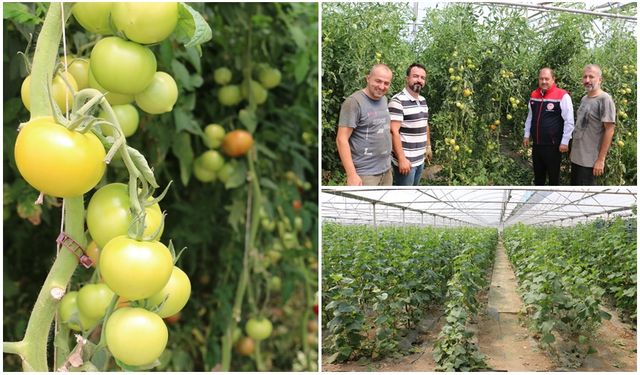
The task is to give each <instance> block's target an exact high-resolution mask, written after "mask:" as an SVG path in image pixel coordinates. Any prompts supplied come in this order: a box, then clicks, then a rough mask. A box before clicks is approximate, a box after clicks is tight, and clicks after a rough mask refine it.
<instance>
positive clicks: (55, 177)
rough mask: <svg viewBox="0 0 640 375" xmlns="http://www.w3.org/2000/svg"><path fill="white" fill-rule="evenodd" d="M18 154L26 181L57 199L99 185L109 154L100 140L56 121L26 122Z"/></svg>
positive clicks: (78, 193)
mask: <svg viewBox="0 0 640 375" xmlns="http://www.w3.org/2000/svg"><path fill="white" fill-rule="evenodd" d="M14 152H15V158H16V164H17V166H18V170H19V171H20V174H21V175H22V176H23V177H24V179H25V180H26V181H27V182H28V183H29V184H30V185H31V186H33V187H34V188H36V189H37V190H39V191H41V192H43V193H45V194H48V195H51V196H54V197H63V198H68V197H77V196H81V195H82V194H84V193H86V192H88V191H89V190H91V189H92V188H93V187H94V186H96V184H97V183H98V182H99V181H100V179H101V178H102V175H103V174H104V171H105V162H104V157H105V151H104V147H103V146H102V144H101V143H100V141H99V140H98V138H97V137H96V136H95V135H93V134H92V133H86V134H82V133H79V132H76V131H72V130H68V129H67V128H65V127H63V126H62V125H59V124H56V123H55V122H54V121H53V119H52V118H47V117H41V118H37V119H34V120H31V121H29V122H28V123H26V124H25V125H24V127H23V128H22V129H21V130H20V133H18V138H17V139H16V145H15V151H14Z"/></svg>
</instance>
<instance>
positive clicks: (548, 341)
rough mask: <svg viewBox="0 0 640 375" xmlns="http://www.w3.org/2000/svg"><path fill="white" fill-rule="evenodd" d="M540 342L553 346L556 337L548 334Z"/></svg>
mask: <svg viewBox="0 0 640 375" xmlns="http://www.w3.org/2000/svg"><path fill="white" fill-rule="evenodd" d="M540 341H542V343H544V344H551V343H552V342H554V341H556V337H555V336H554V335H553V334H552V333H547V334H545V335H544V336H542V339H541V340H540Z"/></svg>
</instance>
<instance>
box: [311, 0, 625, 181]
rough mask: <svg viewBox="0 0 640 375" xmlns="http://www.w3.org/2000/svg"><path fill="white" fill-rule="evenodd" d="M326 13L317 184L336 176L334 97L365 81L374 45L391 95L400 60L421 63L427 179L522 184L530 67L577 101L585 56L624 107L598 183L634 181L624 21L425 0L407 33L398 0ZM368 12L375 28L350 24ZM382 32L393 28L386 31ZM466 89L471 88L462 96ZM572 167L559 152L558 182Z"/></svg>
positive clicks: (527, 162)
mask: <svg viewBox="0 0 640 375" xmlns="http://www.w3.org/2000/svg"><path fill="white" fill-rule="evenodd" d="M577 6H581V5H577ZM582 6H583V5H582ZM627 8H628V9H626V10H624V12H628V13H629V14H635V11H636V6H635V5H630V6H629V7H627ZM381 9H383V10H381ZM323 12H324V13H323V15H325V17H324V18H323V62H322V63H323V99H322V100H323V101H322V103H323V112H322V118H323V125H322V130H323V136H322V141H323V150H324V151H325V152H324V153H323V159H322V165H323V180H322V181H323V183H324V184H327V185H333V184H342V183H343V175H342V170H343V169H342V165H341V164H340V160H339V157H338V155H337V152H336V149H335V146H334V145H335V132H336V126H337V123H336V122H337V118H338V114H339V111H340V103H341V102H342V100H344V98H345V97H346V96H348V95H349V94H350V93H351V92H353V91H355V90H356V89H358V88H361V86H363V81H362V76H363V74H360V75H357V74H356V75H354V74H353V72H364V71H366V69H368V67H370V65H371V64H373V63H375V62H376V60H375V58H376V54H375V53H376V52H381V56H382V59H381V62H384V63H387V64H388V65H389V66H390V67H391V68H392V70H393V72H394V77H395V78H394V85H393V86H392V87H391V89H390V90H389V93H388V96H391V95H393V94H395V93H396V92H398V91H399V90H400V89H401V88H402V86H403V80H402V79H403V76H404V71H405V69H406V67H407V66H408V65H409V64H411V63H412V62H414V61H417V62H419V63H422V64H424V65H425V66H426V67H427V73H428V79H427V84H426V87H425V90H424V92H423V95H424V96H425V97H426V99H427V104H428V105H429V112H430V115H429V118H430V120H429V121H430V126H431V136H432V149H433V151H434V159H433V160H432V162H431V164H432V165H434V170H435V171H438V170H441V171H440V172H437V173H436V174H435V176H434V178H433V179H430V180H428V181H427V183H428V184H443V185H530V184H531V183H532V180H533V173H532V161H531V155H530V152H531V150H530V149H528V150H527V149H524V148H523V146H522V139H523V135H524V122H525V119H526V117H527V102H528V99H529V96H530V93H531V92H532V91H533V90H534V89H535V88H536V87H537V85H538V81H537V77H538V71H539V69H540V68H542V67H551V68H553V69H554V70H555V72H556V76H557V77H556V82H557V84H558V86H559V87H561V88H563V89H565V90H567V91H568V92H569V93H570V95H571V96H572V100H573V104H574V111H577V109H578V106H579V105H580V99H581V97H582V96H583V95H584V88H583V87H582V84H581V77H582V70H583V68H584V66H585V65H587V64H591V63H595V64H599V65H600V66H601V67H602V70H603V89H604V90H605V91H607V92H608V93H610V94H611V95H612V96H613V98H614V102H615V103H616V108H617V109H618V110H620V111H622V112H618V116H617V117H618V118H617V121H616V133H615V136H614V142H613V144H612V146H611V149H610V150H609V153H608V156H607V160H606V168H605V174H604V175H603V176H602V177H600V178H599V179H598V184H601V185H635V184H636V181H637V171H636V164H637V156H636V139H637V130H636V121H637V120H636V114H637V97H636V96H637V92H636V82H637V78H636V63H637V61H636V51H637V46H636V42H637V41H636V37H635V34H634V33H633V31H632V30H631V29H630V28H629V23H625V22H623V21H619V20H615V19H603V18H597V21H598V22H599V23H601V25H602V26H600V28H597V27H595V26H594V21H595V20H596V18H595V17H594V16H590V15H583V14H567V13H561V12H545V13H544V14H542V15H541V16H540V17H538V18H536V20H535V21H531V20H530V19H529V18H528V17H527V16H526V14H525V13H524V11H523V10H522V9H514V8H508V7H502V6H486V5H480V4H472V3H461V4H447V6H444V7H441V8H427V13H426V17H425V19H424V23H423V24H422V25H421V26H420V27H419V28H417V31H416V32H415V33H414V34H412V35H407V32H408V31H407V28H408V27H413V25H411V24H410V22H411V20H410V18H411V16H410V15H411V14H412V11H411V10H409V9H407V7H406V6H405V5H404V4H383V5H381V4H367V5H360V4H357V5H355V4H337V5H336V4H331V5H330V6H326V7H325V9H324V10H323ZM372 12H377V13H376V14H384V18H383V19H380V20H379V22H376V23H373V22H372V23H371V24H372V25H373V24H375V28H374V29H373V30H371V29H368V28H363V27H359V26H358V25H359V23H358V22H364V23H367V22H369V20H371V19H376V18H375V15H373V14H371V13H372ZM324 20H327V22H325V21H324ZM403 23H404V27H402V25H401V24H403ZM380 30H397V32H396V35H395V37H394V38H393V40H392V41H388V40H387V39H386V35H387V34H385V33H383V32H380ZM371 40H375V41H376V43H371V42H370V41H371ZM363 49H364V51H365V53H364V55H365V57H366V58H364V59H363V58H361V56H362V55H363V53H362V50H363ZM389 50H391V51H393V53H388V52H387V51H389ZM625 67H626V69H624V68H625ZM396 79H399V80H396ZM465 89H467V90H470V91H471V93H472V94H471V95H467V96H465V95H464V91H465ZM627 89H628V90H627ZM623 113H624V114H623ZM497 120H499V121H500V123H499V124H496V121H497ZM451 139H453V140H455V144H453V143H451V141H450V140H451ZM618 141H622V143H623V144H624V145H623V146H620V145H618ZM456 146H458V147H456ZM569 169H570V163H569V161H568V158H563V162H562V172H561V183H562V184H568V183H569Z"/></svg>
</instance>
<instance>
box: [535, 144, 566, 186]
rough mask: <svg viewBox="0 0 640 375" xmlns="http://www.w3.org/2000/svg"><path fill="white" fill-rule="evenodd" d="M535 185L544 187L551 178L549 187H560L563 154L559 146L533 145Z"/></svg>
mask: <svg viewBox="0 0 640 375" xmlns="http://www.w3.org/2000/svg"><path fill="white" fill-rule="evenodd" d="M532 156H533V175H534V180H533V183H534V184H535V185H544V184H545V182H546V181H547V176H549V186H557V185H560V161H561V160H562V153H561V152H560V146H559V145H533V152H532Z"/></svg>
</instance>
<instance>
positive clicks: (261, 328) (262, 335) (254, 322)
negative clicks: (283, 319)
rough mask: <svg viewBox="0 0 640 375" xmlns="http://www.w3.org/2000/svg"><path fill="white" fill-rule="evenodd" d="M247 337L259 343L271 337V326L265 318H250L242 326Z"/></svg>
mask: <svg viewBox="0 0 640 375" xmlns="http://www.w3.org/2000/svg"><path fill="white" fill-rule="evenodd" d="M244 330H245V331H246V332H247V335H249V337H251V338H252V339H254V340H256V341H261V340H264V339H266V338H267V337H269V336H271V332H272V331H273V324H271V322H270V321H269V319H267V318H251V319H249V320H248V321H247V324H246V325H245V326H244Z"/></svg>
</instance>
